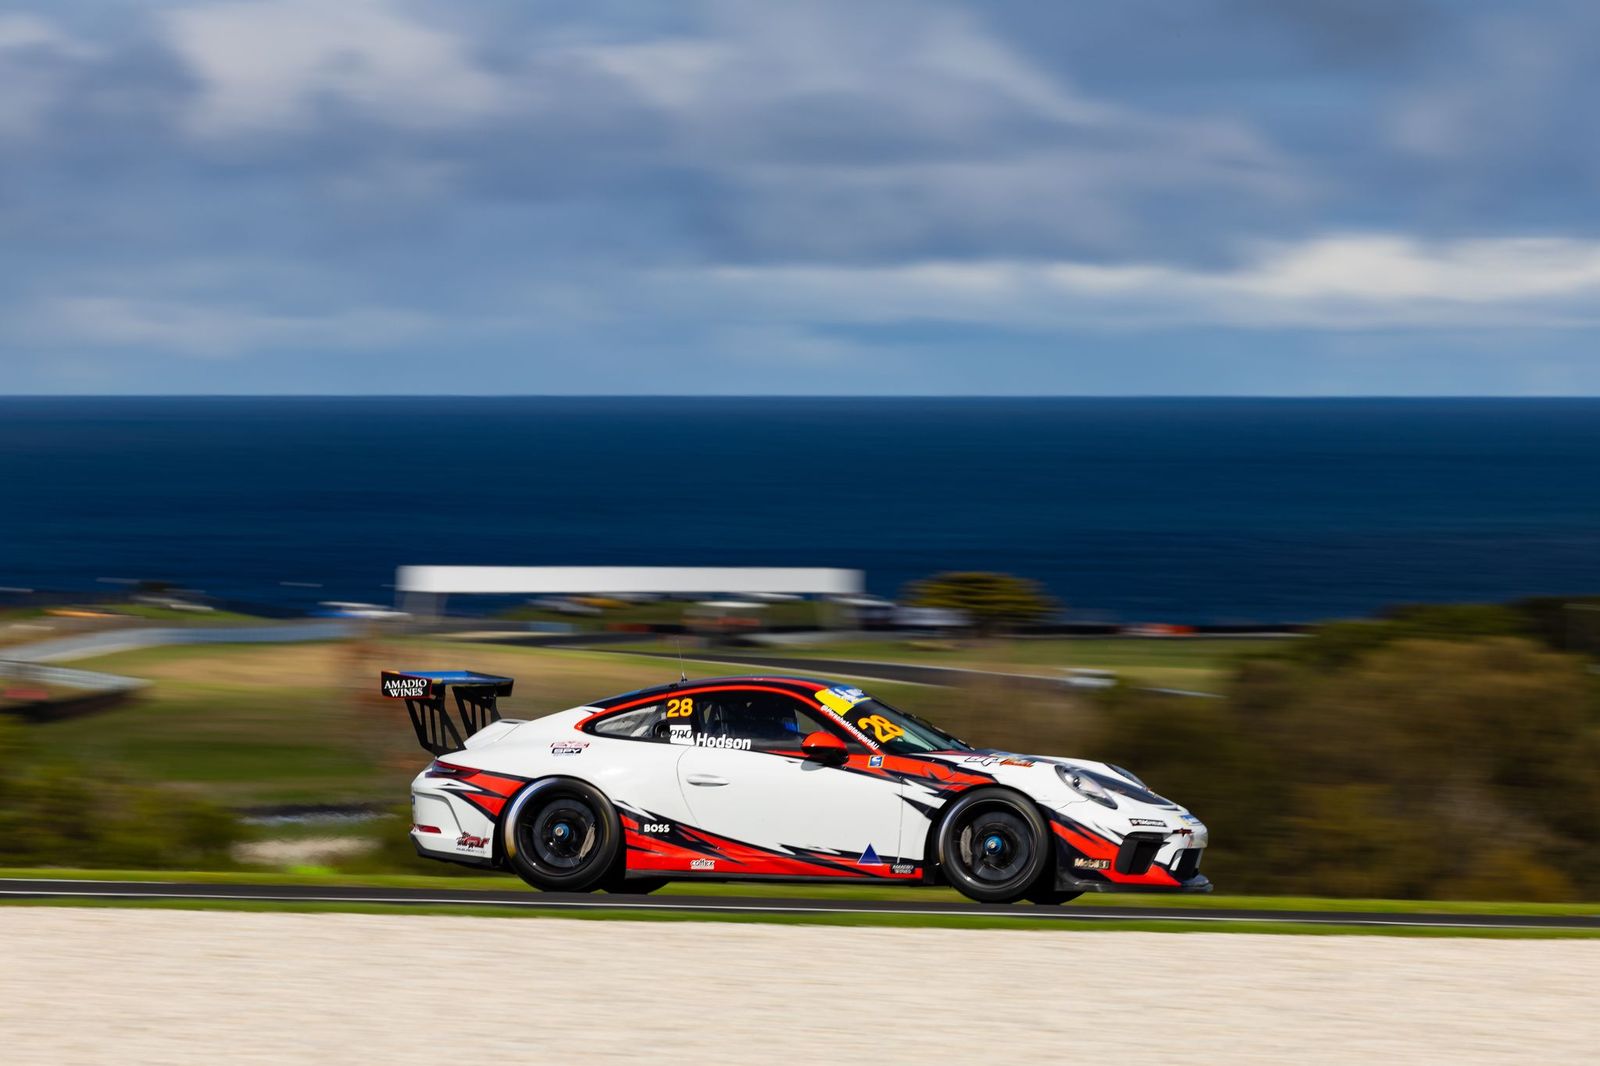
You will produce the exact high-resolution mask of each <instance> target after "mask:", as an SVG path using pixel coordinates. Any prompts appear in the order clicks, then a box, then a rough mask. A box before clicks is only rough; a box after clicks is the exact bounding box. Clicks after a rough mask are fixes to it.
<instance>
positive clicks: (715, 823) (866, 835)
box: [678, 687, 904, 876]
mask: <svg viewBox="0 0 1600 1066" xmlns="http://www.w3.org/2000/svg"><path fill="white" fill-rule="evenodd" d="M692 698H693V699H694V715H693V725H694V732H693V741H692V744H691V745H686V751H685V754H684V757H683V759H682V760H680V761H679V763H678V775H679V780H680V782H681V784H682V788H683V794H684V798H685V800H686V801H687V803H688V805H689V810H690V813H691V815H692V816H693V818H694V823H695V825H696V826H698V827H699V828H701V829H703V830H705V831H707V832H708V833H710V834H714V835H716V836H718V837H724V838H729V839H730V840H731V841H734V842H738V843H739V844H743V845H746V846H748V847H749V848H753V849H756V851H757V852H760V853H766V857H765V860H763V855H761V854H757V853H750V854H745V857H744V860H743V861H741V862H740V863H738V864H737V865H733V866H719V867H718V872H731V873H738V872H751V873H789V874H806V873H813V874H816V875H819V876H828V875H839V874H846V875H848V874H853V873H860V874H863V875H872V874H878V873H885V874H886V873H888V872H889V868H890V866H891V865H893V864H894V863H895V860H896V859H897V858H898V856H899V855H900V820H901V808H902V807H903V806H904V804H903V803H902V802H901V799H900V792H901V785H900V782H899V781H897V780H895V779H893V778H890V777H887V776H884V775H881V774H873V773H868V772H863V768H864V766H865V764H866V762H867V761H868V760H869V759H871V758H872V757H873V756H872V755H870V754H869V753H868V752H867V750H866V749H865V748H864V747H861V746H860V745H859V743H858V742H857V741H855V740H854V739H853V738H850V739H848V741H847V743H848V745H849V746H850V748H851V750H852V751H853V752H855V754H854V755H853V756H852V762H854V763H856V764H858V765H857V767H855V768H846V767H843V766H838V765H829V764H826V763H823V762H819V761H817V760H815V759H808V758H805V757H804V755H803V753H802V752H801V750H800V742H801V740H802V739H803V738H804V737H805V736H806V735H807V734H808V733H810V732H812V731H814V730H826V731H828V732H832V733H834V734H835V735H836V736H839V737H840V739H846V736H845V734H844V733H843V732H841V731H840V730H839V729H838V727H837V726H836V725H835V724H834V723H832V722H831V721H829V718H828V716H827V715H825V714H824V713H823V712H821V711H819V710H818V709H817V708H815V707H813V706H808V705H807V704H806V703H804V702H803V701H802V700H800V699H799V698H798V697H796V696H794V695H791V694H789V693H787V692H782V691H778V690H776V689H774V690H765V691H764V690H762V689H760V688H756V687H741V688H734V689H727V690H722V691H707V692H701V693H696V694H695V695H694V696H693V697H692ZM680 743H682V741H681V740H680ZM736 853H738V854H742V853H739V852H737V849H734V850H732V851H730V854H736ZM795 855H806V856H808V862H809V866H808V865H807V863H805V862H802V863H795V862H789V861H785V857H786V856H795ZM869 867H870V868H871V869H869ZM876 867H882V870H879V869H875V868H876Z"/></svg>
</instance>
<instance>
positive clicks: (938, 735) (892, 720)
mask: <svg viewBox="0 0 1600 1066" xmlns="http://www.w3.org/2000/svg"><path fill="white" fill-rule="evenodd" d="M817 702H818V703H820V704H822V706H823V707H825V708H827V709H828V710H830V711H832V712H833V713H834V714H836V715H838V716H839V717H840V718H841V719H843V720H844V721H846V722H848V723H849V724H850V725H851V726H852V727H854V728H855V730H856V731H857V732H859V733H861V734H862V735H863V736H866V737H868V738H870V739H871V740H873V741H875V742H876V743H877V744H878V746H879V747H881V748H882V749H883V750H884V751H886V752H889V753H890V754H892V755H915V754H918V753H919V752H925V751H971V750H972V745H970V744H968V743H966V742H965V741H962V740H958V739H957V738H955V737H953V736H951V735H950V734H949V733H946V732H945V731H944V730H942V729H940V728H939V727H938V726H935V725H932V724H930V723H928V722H924V721H923V720H922V719H921V718H918V717H917V716H916V715H914V714H912V713H910V712H909V711H900V710H896V709H895V708H893V707H891V706H889V705H888V704H887V703H883V702H881V701H879V700H875V699H873V698H872V697H871V696H868V695H867V694H866V693H865V692H862V691H861V690H860V689H858V688H844V687H836V688H830V689H824V690H822V691H821V692H818V693H817Z"/></svg>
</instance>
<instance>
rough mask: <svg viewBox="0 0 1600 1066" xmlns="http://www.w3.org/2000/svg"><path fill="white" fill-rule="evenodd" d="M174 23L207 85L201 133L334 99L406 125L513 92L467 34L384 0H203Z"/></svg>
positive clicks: (458, 114) (430, 123) (170, 24)
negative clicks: (205, 0) (479, 57)
mask: <svg viewBox="0 0 1600 1066" xmlns="http://www.w3.org/2000/svg"><path fill="white" fill-rule="evenodd" d="M166 23H167V28H168V35H169V40H170V43H171V45H172V47H173V48H174V49H175V50H176V52H177V53H178V55H179V56H181V57H182V59H183V61H184V62H185V63H186V64H187V65H188V67H189V69H190V71H191V72H192V73H193V74H194V75H195V77H196V78H198V79H199V82H200V85H201V90H200V93H199V95H198V97H197V98H196V99H195V101H194V103H193V106H192V109H191V110H190V112H189V114H188V116H187V124H188V128H189V129H190V131H191V132H193V133H195V134H197V135H200V136H206V137H219V136H243V135H249V134H252V133H260V132H264V131H283V130H295V129H298V128H302V127H304V126H306V125H308V124H311V123H313V122H315V121H317V120H318V119H320V118H321V117H322V116H320V115H319V114H318V112H319V110H320V109H322V108H326V107H329V106H332V105H337V106H338V107H341V108H344V109H346V110H347V111H348V112H349V113H351V114H355V115H359V116H362V117H365V118H371V119H377V120H380V121H383V122H385V123H389V124H393V125H395V126H399V127H412V128H423V129H427V128H437V127H448V126H451V125H454V124H456V123H459V122H462V121H470V120H476V119H480V118H482V117H484V116H485V115H487V114H490V113H492V112H493V111H495V110H496V109H497V108H498V107H500V106H501V105H502V103H503V92H502V87H501V86H500V84H499V83H498V82H497V81H496V79H495V78H494V77H493V76H492V75H490V74H489V73H488V72H487V71H485V70H484V69H482V68H481V67H480V66H479V65H478V64H476V63H475V62H474V61H473V59H472V56H471V50H470V48H469V47H468V46H467V44H466V42H464V41H462V40H461V39H460V38H459V37H457V36H456V35H455V34H453V33H451V32H450V31H448V30H445V29H441V28H439V27H436V26H432V25H429V24H428V23H426V22H424V21H422V20H421V19H417V18H413V17H411V16H409V15H408V14H406V13H405V12H404V11H402V10H401V9H400V8H399V7H398V6H396V5H391V4H386V3H383V2H381V0H340V2H338V3H319V2H317V0H286V2H258V0H247V2H243V3H221V4H211V5H199V6H193V7H184V8H179V9H177V10H174V11H171V12H168V13H167V15H166Z"/></svg>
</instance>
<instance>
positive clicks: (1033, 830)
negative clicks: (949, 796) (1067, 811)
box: [938, 788, 1050, 903]
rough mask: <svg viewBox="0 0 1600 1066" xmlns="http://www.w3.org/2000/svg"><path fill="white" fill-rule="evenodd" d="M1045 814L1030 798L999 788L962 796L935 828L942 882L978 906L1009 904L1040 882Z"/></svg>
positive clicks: (1046, 852) (1046, 849) (1046, 850)
mask: <svg viewBox="0 0 1600 1066" xmlns="http://www.w3.org/2000/svg"><path fill="white" fill-rule="evenodd" d="M1049 844H1050V839H1049V834H1048V828H1047V827H1046V825H1045V821H1044V816H1043V815H1041V814H1040V813H1039V810H1038V808H1036V807H1035V806H1034V805H1033V804H1032V803H1031V802H1030V801H1029V800H1027V799H1026V798H1024V797H1022V796H1019V795H1017V794H1016V793H1015V792H1010V791H1007V790H1006V789H999V788H981V789H977V790H975V791H972V792H968V793H966V794H965V795H963V796H961V797H960V798H959V799H957V800H956V801H955V802H954V803H952V804H951V805H950V808H949V809H948V810H947V811H946V812H945V816H944V819H943V821H942V822H941V823H940V825H939V836H938V857H939V865H940V867H941V868H942V869H943V870H944V875H945V878H946V879H947V880H948V881H949V882H950V883H951V884H952V885H954V886H955V887H956V888H957V889H958V890H960V892H961V893H962V894H963V895H965V896H967V897H969V898H971V899H975V900H977V901H978V902H980V903H1014V902H1016V901H1017V900H1019V899H1024V898H1026V897H1027V895H1028V893H1029V890H1030V889H1032V888H1033V887H1034V886H1035V885H1037V884H1038V883H1039V879H1040V875H1041V874H1042V873H1043V872H1044V868H1045V864H1046V863H1047V862H1049V860H1050V846H1049Z"/></svg>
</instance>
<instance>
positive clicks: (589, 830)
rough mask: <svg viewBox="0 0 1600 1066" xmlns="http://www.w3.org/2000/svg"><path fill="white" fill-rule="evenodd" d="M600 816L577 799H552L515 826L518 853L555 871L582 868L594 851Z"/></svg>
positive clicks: (565, 871) (567, 871)
mask: <svg viewBox="0 0 1600 1066" xmlns="http://www.w3.org/2000/svg"><path fill="white" fill-rule="evenodd" d="M599 826H600V819H599V816H598V815H597V814H596V813H595V811H594V809H593V808H592V807H590V806H589V805H588V804H587V803H585V802H584V801H582V800H580V799H576V798H571V797H565V796H563V797H561V798H560V799H556V800H552V801H551V802H550V803H548V804H546V805H545V806H544V807H542V808H540V809H539V811H538V812H537V813H535V814H534V816H533V817H532V818H530V819H528V820H527V821H526V822H524V823H523V824H522V825H520V826H518V827H517V842H518V844H519V846H520V848H521V850H522V853H523V854H524V855H526V856H528V857H529V858H530V859H532V860H533V862H534V864H535V865H537V866H541V867H543V868H545V869H547V870H551V871H553V872H557V873H571V872H573V871H574V870H578V869H580V868H582V866H583V865H584V864H585V863H586V862H588V860H589V857H590V856H591V855H593V854H594V852H595V845H596V843H597V842H598V838H599Z"/></svg>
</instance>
